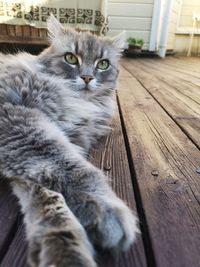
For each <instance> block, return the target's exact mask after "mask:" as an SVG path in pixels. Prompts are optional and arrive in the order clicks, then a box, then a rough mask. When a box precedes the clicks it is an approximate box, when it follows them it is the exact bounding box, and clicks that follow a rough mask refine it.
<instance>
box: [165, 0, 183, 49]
mask: <svg viewBox="0 0 200 267" xmlns="http://www.w3.org/2000/svg"><path fill="white" fill-rule="evenodd" d="M181 3H182V0H174V1H173V5H172V10H171V16H170V22H169V31H168V41H167V50H174V48H175V43H176V29H177V21H178V18H179V14H180V9H181Z"/></svg>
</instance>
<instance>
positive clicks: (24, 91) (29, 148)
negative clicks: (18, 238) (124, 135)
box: [0, 16, 138, 267]
mask: <svg viewBox="0 0 200 267" xmlns="http://www.w3.org/2000/svg"><path fill="white" fill-rule="evenodd" d="M48 31H49V36H50V42H51V44H50V46H49V47H48V48H47V49H45V50H44V51H43V52H42V53H41V54H39V55H38V56H33V55H30V54H28V53H25V52H21V53H18V54H17V55H4V54H1V56H0V170H1V175H2V176H3V177H5V178H6V179H8V180H9V181H10V184H11V186H12V189H13V192H14V193H15V194H16V196H17V197H18V198H19V202H20V205H21V207H22V211H23V213H24V222H25V225H26V232H27V239H28V244H29V245H28V262H29V265H30V266H31V267H33V266H34V267H35V266H39V267H46V266H51V267H53V266H54V267H55V266H56V267H62V266H68V267H95V266H97V265H96V262H95V250H94V247H95V246H98V247H101V248H102V249H111V250H117V251H123V250H126V249H128V248H129V246H130V245H131V244H132V243H133V241H134V240H135V238H136V235H137V233H138V226H137V218H136V216H135V215H134V214H133V213H132V211H130V209H129V208H128V207H127V206H126V205H125V203H124V202H123V201H122V200H120V199H119V198H118V197H117V196H116V195H115V193H114V192H113V191H112V190H111V188H110V187H109V185H108V184H107V182H106V178H105V176H104V174H103V172H102V171H100V170H98V169H97V168H96V167H95V166H93V165H92V164H91V163H90V162H89V161H88V160H87V153H88V151H89V149H90V148H91V146H92V145H93V144H94V143H95V142H96V141H97V140H98V139H99V137H101V136H103V135H105V134H106V133H107V132H108V128H109V127H108V124H109V122H110V119H111V118H112V116H113V114H114V98H115V87H116V82H117V77H118V72H119V70H118V66H119V63H118V60H119V58H120V49H121V44H122V41H121V38H120V37H117V38H115V39H111V38H108V37H97V36H95V35H92V34H91V33H89V32H80V33H78V32H76V31H74V30H72V29H70V28H65V27H64V26H62V25H61V24H60V23H59V22H58V21H57V20H56V19H55V18H54V17H53V16H50V18H49V20H48Z"/></svg>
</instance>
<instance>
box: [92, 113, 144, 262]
mask: <svg viewBox="0 0 200 267" xmlns="http://www.w3.org/2000/svg"><path fill="white" fill-rule="evenodd" d="M91 161H92V162H93V163H94V165H96V166H97V167H99V168H100V169H102V170H103V171H104V172H105V174H106V175H107V176H108V179H109V182H110V184H111V186H112V188H113V190H114V191H115V192H116V194H117V195H118V196H119V197H120V198H121V199H123V200H124V201H125V202H126V203H127V204H128V205H129V206H130V208H131V209H132V210H133V211H135V212H136V203H135V198H134V194H133V185H132V181H131V176H130V171H129V165H128V159H127V153H126V148H125V143H124V139H123V133H122V128H121V122H120V118H119V114H118V113H117V115H116V117H115V120H114V121H113V124H112V130H111V132H110V134H109V135H108V136H107V137H105V138H102V139H101V141H100V142H98V143H97V145H96V148H95V149H93V150H92V152H91ZM101 261H102V263H101V265H100V266H101V267H122V266H123V267H132V266H135V267H136V266H138V267H143V266H146V256H145V253H144V247H143V243H142V239H141V236H139V237H138V240H137V242H136V244H135V245H133V246H132V247H131V249H130V250H129V251H128V252H127V253H124V254H123V255H121V257H120V258H119V261H118V262H117V263H114V262H113V261H111V259H110V258H104V259H103V260H102V259H101Z"/></svg>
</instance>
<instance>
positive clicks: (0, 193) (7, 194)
mask: <svg viewBox="0 0 200 267" xmlns="http://www.w3.org/2000/svg"><path fill="white" fill-rule="evenodd" d="M17 219H18V204H17V199H16V197H15V196H14V195H13V194H12V192H11V189H10V188H9V186H8V184H7V183H6V182H5V181H3V180H2V179H1V180H0V264H1V260H2V259H3V257H4V255H5V253H6V250H7V249H8V247H9V245H10V243H11V242H12V239H13V235H14V234H15V231H16V224H17Z"/></svg>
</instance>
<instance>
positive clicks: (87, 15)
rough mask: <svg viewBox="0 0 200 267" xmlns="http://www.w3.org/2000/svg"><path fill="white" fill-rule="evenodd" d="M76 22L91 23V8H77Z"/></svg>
mask: <svg viewBox="0 0 200 267" xmlns="http://www.w3.org/2000/svg"><path fill="white" fill-rule="evenodd" d="M77 11H78V14H77V23H79V24H92V17H93V10H92V9H80V8H78V10H77Z"/></svg>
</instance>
